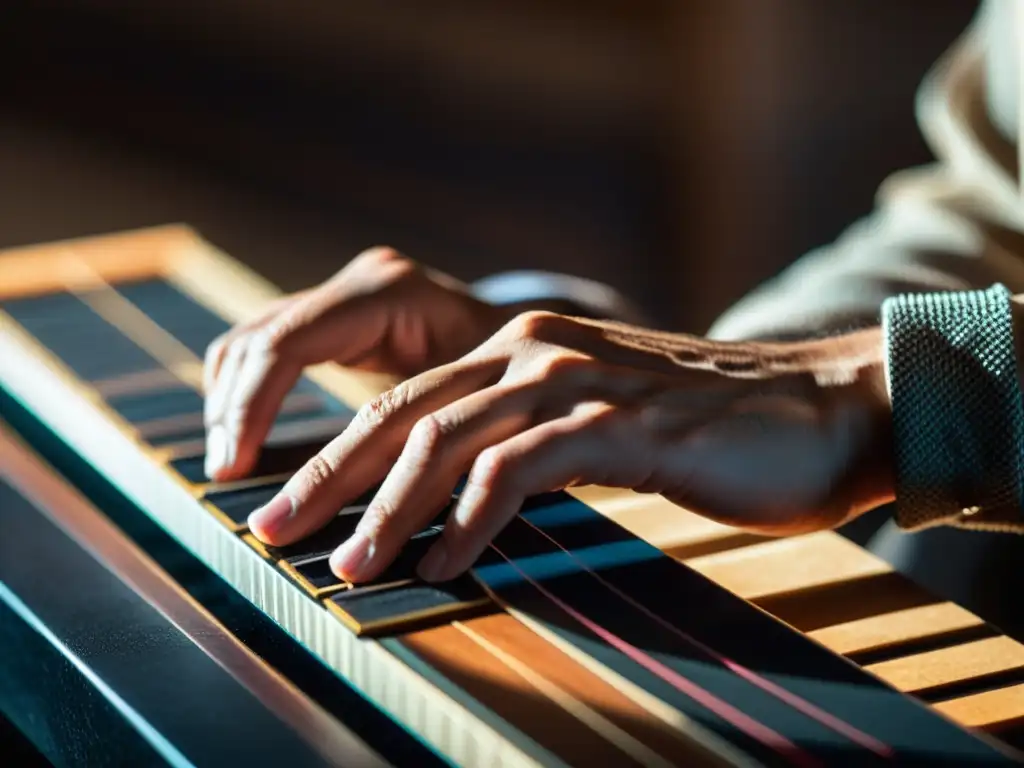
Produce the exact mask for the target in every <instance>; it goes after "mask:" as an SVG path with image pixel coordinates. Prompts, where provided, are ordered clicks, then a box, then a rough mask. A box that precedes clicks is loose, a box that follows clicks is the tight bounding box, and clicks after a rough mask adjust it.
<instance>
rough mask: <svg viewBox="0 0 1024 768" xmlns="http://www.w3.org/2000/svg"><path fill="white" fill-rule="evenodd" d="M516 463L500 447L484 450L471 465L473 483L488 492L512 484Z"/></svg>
mask: <svg viewBox="0 0 1024 768" xmlns="http://www.w3.org/2000/svg"><path fill="white" fill-rule="evenodd" d="M517 464H518V462H517V461H516V460H515V458H514V457H513V456H512V455H511V454H510V453H509V452H508V451H506V450H504V449H502V448H501V447H500V446H492V447H490V448H486V449H484V450H483V451H482V452H481V453H480V455H479V456H477V459H476V461H475V462H474V463H473V483H474V484H475V485H477V486H479V487H481V488H484V489H487V490H490V489H493V488H497V487H499V486H500V485H501V484H503V483H510V482H514V477H515V473H516V470H517Z"/></svg>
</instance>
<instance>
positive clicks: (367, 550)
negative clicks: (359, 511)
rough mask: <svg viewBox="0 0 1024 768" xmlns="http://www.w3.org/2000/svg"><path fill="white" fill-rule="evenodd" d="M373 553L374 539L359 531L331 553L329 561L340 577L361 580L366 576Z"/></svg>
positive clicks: (334, 571)
mask: <svg viewBox="0 0 1024 768" xmlns="http://www.w3.org/2000/svg"><path fill="white" fill-rule="evenodd" d="M373 555H374V546H373V541H372V540H371V539H370V537H369V536H367V535H366V534H364V533H358V532H357V533H354V534H352V535H351V536H350V537H349V538H348V539H347V540H346V541H345V542H344V543H343V544H342V545H341V546H340V547H338V548H337V549H336V550H334V552H332V553H331V558H330V560H329V561H328V563H329V565H330V567H331V571H332V572H333V573H334V575H335V576H337V577H338V578H339V579H342V580H344V581H353V582H354V581H361V580H363V579H365V578H366V575H367V572H368V570H369V566H370V564H371V561H372V559H373Z"/></svg>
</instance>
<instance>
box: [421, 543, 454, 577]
mask: <svg viewBox="0 0 1024 768" xmlns="http://www.w3.org/2000/svg"><path fill="white" fill-rule="evenodd" d="M447 562H448V546H447V544H445V542H444V539H441V540H440V541H438V542H437V543H436V544H434V546H432V547H431V548H430V549H428V550H427V554H425V555H424V556H423V559H422V560H420V564H419V566H417V568H416V573H417V574H419V577H420V578H421V579H423V580H424V581H440V580H441V577H442V576H443V575H444V567H445V565H446V564H447Z"/></svg>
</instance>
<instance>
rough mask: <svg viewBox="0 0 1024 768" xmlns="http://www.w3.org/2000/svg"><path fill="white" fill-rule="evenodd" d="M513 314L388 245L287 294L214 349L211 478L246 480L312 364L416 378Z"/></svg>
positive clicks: (210, 360) (209, 371) (208, 367)
mask: <svg viewBox="0 0 1024 768" xmlns="http://www.w3.org/2000/svg"><path fill="white" fill-rule="evenodd" d="M513 313H514V310H512V309H510V308H502V307H495V306H493V305H491V304H487V303H485V302H482V301H480V300H478V299H476V298H474V297H473V296H472V295H471V294H470V293H469V291H468V289H467V288H466V286H465V285H463V284H462V283H460V282H459V281H457V280H455V279H453V278H451V277H449V276H447V275H444V274H440V273H438V272H434V271H432V270H429V269H426V268H424V267H422V266H420V265H418V264H416V263H415V262H413V261H412V260H410V259H408V258H406V257H404V256H402V255H401V254H399V253H397V252H395V251H394V250H391V249H389V248H374V249H371V250H368V251H365V252H363V253H362V254H360V255H359V256H357V257H356V258H355V259H353V260H352V261H351V262H349V264H347V265H346V266H345V267H344V268H343V269H342V270H341V271H340V272H338V273H337V274H336V275H334V276H333V277H331V278H330V279H328V280H326V281H325V282H323V283H322V284H321V285H319V286H317V287H315V288H312V289H309V290H306V291H300V292H299V293H295V294H292V295H290V296H285V297H283V298H281V299H279V300H277V301H276V302H274V303H272V304H271V305H270V307H268V309H267V310H266V311H265V312H264V313H263V314H262V315H260V316H259V317H257V318H256V319H254V320H251V321H249V322H247V323H242V324H240V325H238V326H236V327H234V328H232V329H231V330H230V331H228V332H227V333H225V334H223V335H222V336H220V337H219V338H218V339H216V340H215V341H214V342H213V343H212V344H211V345H210V346H209V348H208V349H207V352H206V360H205V367H204V388H205V390H206V407H205V421H206V430H207V447H206V474H207V476H208V477H210V478H211V479H214V480H218V481H224V480H230V479H236V478H239V477H243V476H245V474H246V473H247V472H249V471H250V469H251V468H252V466H253V464H254V463H255V460H256V457H257V455H258V453H259V449H260V446H261V445H262V444H263V441H264V439H265V438H266V436H267V433H268V432H269V431H270V428H271V426H272V424H273V422H274V419H275V418H276V416H277V411H278V409H279V407H280V405H281V402H282V400H284V398H285V396H286V395H287V394H288V392H289V391H290V390H291V389H292V387H293V386H294V385H295V383H296V381H297V380H298V378H299V376H300V375H301V373H302V370H303V368H305V367H306V366H309V365H314V364H316V363H322V362H326V361H334V362H337V363H339V364H341V365H344V366H347V367H350V368H357V369H360V370H366V371H373V372H376V373H384V374H391V375H396V376H402V377H407V376H411V375H415V374H417V373H420V372H422V371H424V370H427V369H429V368H434V367H436V366H438V365H441V364H444V363H447V362H450V361H452V360H455V359H457V358H458V357H461V356H462V355H464V354H465V353H467V352H469V351H470V350H472V349H474V348H475V347H477V346H478V345H479V344H481V343H482V342H483V341H484V340H485V339H487V338H488V337H489V336H491V335H492V334H493V333H494V332H495V331H496V330H498V329H499V328H500V327H501V326H502V325H503V324H504V323H505V322H507V321H508V320H509V319H510V317H511V316H512V314H513Z"/></svg>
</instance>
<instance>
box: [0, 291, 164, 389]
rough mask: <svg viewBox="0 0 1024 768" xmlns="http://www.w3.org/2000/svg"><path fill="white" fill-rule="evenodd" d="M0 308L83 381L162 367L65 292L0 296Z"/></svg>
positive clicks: (110, 377) (87, 307) (75, 297)
mask: <svg viewBox="0 0 1024 768" xmlns="http://www.w3.org/2000/svg"><path fill="white" fill-rule="evenodd" d="M0 309H3V310H4V311H5V312H7V313H8V314H9V315H10V316H11V317H12V318H13V319H14V320H15V321H16V322H18V323H19V324H20V325H21V326H22V327H23V328H24V329H25V330H26V331H27V332H28V333H30V334H31V335H32V336H34V337H35V338H36V340H37V341H39V343H40V344H41V345H42V346H44V347H46V348H47V349H48V350H49V351H50V353H51V354H53V355H54V356H55V357H57V358H58V359H59V360H60V361H61V362H62V363H64V365H66V366H67V367H68V368H70V369H71V371H73V372H74V373H75V375H77V376H78V377H79V378H80V379H82V380H84V381H100V380H104V379H112V378H116V377H118V376H124V375H127V374H130V373H137V372H140V371H148V370H152V369H155V368H160V367H162V366H161V364H160V363H159V361H157V360H156V359H155V358H154V357H153V356H152V355H150V354H149V353H148V352H146V351H145V350H143V349H142V348H141V347H139V346H138V345H137V344H135V342H133V341H132V340H131V339H129V338H128V337H127V336H125V335H124V334H123V333H122V332H121V331H120V330H119V329H118V328H116V327H115V326H113V325H111V324H110V323H108V322H107V321H106V320H104V319H103V318H102V317H101V316H100V315H98V314H96V313H95V312H94V311H93V310H92V308H91V307H89V305H88V304H86V303H85V302H83V301H82V300H81V299H80V298H78V297H77V296H75V295H73V294H71V293H67V292H61V293H53V294H46V295H43V296H34V297H30V298H23V299H16V300H13V301H4V302H3V303H2V304H0Z"/></svg>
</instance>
